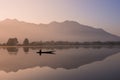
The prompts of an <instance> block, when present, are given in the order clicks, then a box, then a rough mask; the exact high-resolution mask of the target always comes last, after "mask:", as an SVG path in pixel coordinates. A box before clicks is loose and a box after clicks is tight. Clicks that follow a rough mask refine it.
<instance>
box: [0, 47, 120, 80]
mask: <svg viewBox="0 0 120 80" xmlns="http://www.w3.org/2000/svg"><path fill="white" fill-rule="evenodd" d="M40 49H42V51H49V50H54V51H56V52H55V53H54V54H49V53H43V54H41V55H39V54H38V53H36V52H37V51H39V50H40ZM119 57H120V49H119V47H78V46H76V47H62V48H61V47H56V48H50V47H49V48H40V47H1V48H0V79H1V80H3V79H8V80H20V79H22V80H26V79H27V80H40V79H42V80H80V79H82V80H106V79H108V80H118V79H120V77H119V73H120V68H119V67H120V64H119V61H120V58H119Z"/></svg>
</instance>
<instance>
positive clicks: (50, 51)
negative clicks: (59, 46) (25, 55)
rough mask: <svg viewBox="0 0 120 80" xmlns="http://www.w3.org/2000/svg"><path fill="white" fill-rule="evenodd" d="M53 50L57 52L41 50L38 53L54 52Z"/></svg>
mask: <svg viewBox="0 0 120 80" xmlns="http://www.w3.org/2000/svg"><path fill="white" fill-rule="evenodd" d="M53 52H55V51H39V52H37V53H53Z"/></svg>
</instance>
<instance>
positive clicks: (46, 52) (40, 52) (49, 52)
mask: <svg viewBox="0 0 120 80" xmlns="http://www.w3.org/2000/svg"><path fill="white" fill-rule="evenodd" d="M54 52H55V51H42V50H40V51H39V52H36V53H38V54H39V55H41V54H43V53H44V54H55V53H54Z"/></svg>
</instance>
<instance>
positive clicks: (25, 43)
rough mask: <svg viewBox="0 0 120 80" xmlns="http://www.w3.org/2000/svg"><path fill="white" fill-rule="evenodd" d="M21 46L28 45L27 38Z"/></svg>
mask: <svg viewBox="0 0 120 80" xmlns="http://www.w3.org/2000/svg"><path fill="white" fill-rule="evenodd" d="M23 45H25V46H28V45H29V40H28V39H27V38H26V39H25V40H24V41H23Z"/></svg>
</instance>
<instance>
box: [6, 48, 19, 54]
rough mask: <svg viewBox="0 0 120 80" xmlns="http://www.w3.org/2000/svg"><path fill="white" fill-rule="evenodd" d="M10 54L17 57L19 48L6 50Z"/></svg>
mask: <svg viewBox="0 0 120 80" xmlns="http://www.w3.org/2000/svg"><path fill="white" fill-rule="evenodd" d="M6 49H7V51H8V53H9V54H11V55H17V52H18V48H17V47H7V48H6Z"/></svg>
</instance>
